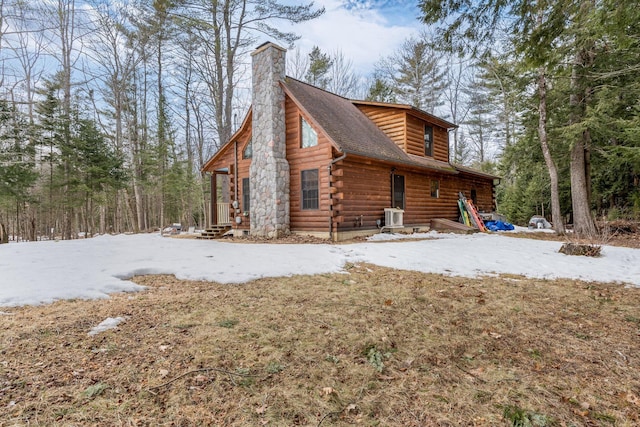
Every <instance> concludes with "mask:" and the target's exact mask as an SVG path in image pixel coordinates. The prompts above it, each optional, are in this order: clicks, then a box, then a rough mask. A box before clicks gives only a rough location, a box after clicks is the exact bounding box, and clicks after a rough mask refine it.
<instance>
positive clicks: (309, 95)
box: [282, 77, 457, 173]
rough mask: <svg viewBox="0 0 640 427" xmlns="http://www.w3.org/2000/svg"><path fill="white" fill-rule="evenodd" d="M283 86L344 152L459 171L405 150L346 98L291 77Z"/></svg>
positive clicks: (417, 165) (412, 164)
mask: <svg viewBox="0 0 640 427" xmlns="http://www.w3.org/2000/svg"><path fill="white" fill-rule="evenodd" d="M282 87H283V88H284V91H285V92H286V94H287V95H289V97H291V99H292V100H293V101H294V102H295V103H296V105H297V106H298V107H299V108H300V109H301V110H302V111H303V112H304V113H306V115H307V116H308V117H309V118H310V119H311V120H312V122H313V123H314V124H315V125H316V126H318V127H319V128H320V129H322V130H323V131H324V133H325V134H326V135H327V137H328V138H329V139H330V140H331V142H332V143H333V144H334V146H335V148H336V150H338V151H340V152H341V153H345V154H353V155H358V156H363V157H368V158H374V159H378V160H384V161H388V162H392V163H402V164H407V165H411V166H414V167H418V168H428V169H436V170H439V171H442V172H449V173H457V172H456V170H455V168H453V167H452V166H451V165H450V164H449V163H447V162H442V161H438V160H435V159H430V158H423V157H420V156H412V155H409V154H407V153H405V152H404V151H403V150H402V149H401V148H400V147H398V145H396V143H395V142H393V141H392V140H391V139H390V138H389V137H388V136H387V135H386V134H385V133H384V132H383V131H382V130H381V129H380V128H378V126H376V124H375V123H374V122H372V121H371V120H370V119H369V118H368V117H367V116H366V115H365V114H364V113H363V112H362V111H360V109H359V108H358V107H356V105H355V103H354V102H353V101H351V100H349V99H347V98H344V97H342V96H339V95H336V94H333V93H331V92H327V91H325V90H323V89H320V88H317V87H315V86H312V85H309V84H307V83H304V82H301V81H299V80H296V79H294V78H291V77H287V78H286V79H285V81H284V82H283V83H282Z"/></svg>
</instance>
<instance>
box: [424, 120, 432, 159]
mask: <svg viewBox="0 0 640 427" xmlns="http://www.w3.org/2000/svg"><path fill="white" fill-rule="evenodd" d="M424 155H425V156H429V157H433V128H432V127H431V126H427V125H424Z"/></svg>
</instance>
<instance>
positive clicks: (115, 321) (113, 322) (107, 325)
mask: <svg viewBox="0 0 640 427" xmlns="http://www.w3.org/2000/svg"><path fill="white" fill-rule="evenodd" d="M125 320H126V319H125V318H124V317H107V318H106V319H104V320H103V321H102V322H100V323H98V325H97V326H94V327H93V328H91V330H90V331H89V333H88V334H87V335H89V336H93V335H97V334H99V333H101V332H104V331H108V330H109V329H115V328H117V327H118V325H119V324H120V323H122V322H124V321H125Z"/></svg>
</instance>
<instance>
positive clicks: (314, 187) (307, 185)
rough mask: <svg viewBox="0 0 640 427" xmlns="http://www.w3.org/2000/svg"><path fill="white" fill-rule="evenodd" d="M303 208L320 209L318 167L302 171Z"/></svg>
mask: <svg viewBox="0 0 640 427" xmlns="http://www.w3.org/2000/svg"><path fill="white" fill-rule="evenodd" d="M302 209H318V169H311V170H306V171H302Z"/></svg>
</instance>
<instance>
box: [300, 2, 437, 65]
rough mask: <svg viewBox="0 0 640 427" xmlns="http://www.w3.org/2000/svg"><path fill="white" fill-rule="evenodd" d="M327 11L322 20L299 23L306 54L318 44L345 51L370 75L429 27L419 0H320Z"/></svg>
mask: <svg viewBox="0 0 640 427" xmlns="http://www.w3.org/2000/svg"><path fill="white" fill-rule="evenodd" d="M315 4H316V5H318V6H324V7H325V9H326V12H325V14H324V15H323V16H321V17H320V18H319V19H316V20H314V21H311V22H307V23H304V24H300V25H296V26H294V27H293V31H295V32H296V33H297V34H299V35H301V36H302V38H301V39H300V40H299V41H298V42H297V43H296V46H297V47H299V48H300V50H301V52H302V53H307V52H309V51H310V50H311V48H312V47H313V46H314V45H317V46H318V47H320V49H321V50H322V51H323V52H327V53H333V52H335V51H336V50H337V49H339V50H341V51H342V52H343V53H344V55H345V57H346V58H347V59H351V60H352V61H353V66H354V70H355V71H356V72H358V73H359V74H363V75H368V74H369V73H370V72H371V71H373V65H374V64H375V63H376V62H377V61H378V60H379V59H380V58H381V57H384V56H388V55H390V54H392V53H393V51H394V49H396V48H397V47H398V46H399V45H400V44H402V42H403V41H404V40H405V39H406V38H408V37H410V36H412V35H416V34H418V33H419V32H420V30H421V29H423V28H425V27H424V25H423V24H421V23H420V22H419V21H418V15H419V11H418V6H417V1H416V0H316V1H315Z"/></svg>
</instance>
